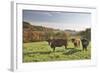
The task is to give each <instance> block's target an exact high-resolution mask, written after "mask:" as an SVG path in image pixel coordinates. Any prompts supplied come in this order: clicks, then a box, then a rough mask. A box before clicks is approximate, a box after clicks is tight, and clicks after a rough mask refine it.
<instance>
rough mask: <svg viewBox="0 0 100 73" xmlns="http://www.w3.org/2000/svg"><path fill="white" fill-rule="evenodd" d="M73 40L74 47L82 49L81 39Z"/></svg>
mask: <svg viewBox="0 0 100 73" xmlns="http://www.w3.org/2000/svg"><path fill="white" fill-rule="evenodd" d="M71 40H72V43H73V44H74V47H75V48H76V47H80V39H75V38H73V39H71Z"/></svg>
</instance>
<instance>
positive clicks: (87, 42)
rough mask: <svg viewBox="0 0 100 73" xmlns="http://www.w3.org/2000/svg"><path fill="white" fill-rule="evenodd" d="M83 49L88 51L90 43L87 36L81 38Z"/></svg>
mask: <svg viewBox="0 0 100 73" xmlns="http://www.w3.org/2000/svg"><path fill="white" fill-rule="evenodd" d="M81 42H82V47H83V50H86V51H87V47H88V45H89V41H88V40H87V39H86V38H83V39H81Z"/></svg>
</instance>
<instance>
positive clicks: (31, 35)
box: [23, 21, 91, 43]
mask: <svg viewBox="0 0 100 73" xmlns="http://www.w3.org/2000/svg"><path fill="white" fill-rule="evenodd" d="M77 35H78V36H81V37H86V38H87V39H89V40H90V39H91V36H90V35H91V29H86V30H85V31H80V32H78V34H77ZM70 36H71V34H70V33H68V32H66V31H62V30H59V29H53V28H47V27H43V26H35V25H31V24H30V23H28V22H24V21H23V42H24V43H26V42H37V41H46V40H48V39H59V38H63V39H68V38H69V37H70Z"/></svg>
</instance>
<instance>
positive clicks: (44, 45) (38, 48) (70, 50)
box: [23, 41, 91, 62]
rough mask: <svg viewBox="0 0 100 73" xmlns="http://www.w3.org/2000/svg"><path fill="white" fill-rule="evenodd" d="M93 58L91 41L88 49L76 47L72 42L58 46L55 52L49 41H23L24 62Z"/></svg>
mask: <svg viewBox="0 0 100 73" xmlns="http://www.w3.org/2000/svg"><path fill="white" fill-rule="evenodd" d="M84 59H91V43H89V46H88V51H83V50H82V45H81V47H79V48H74V45H73V44H72V43H71V42H68V47H67V49H65V47H64V46H62V47H56V50H55V52H53V49H52V48H51V47H50V46H49V45H48V42H46V41H42V42H31V43H23V62H46V61H67V60H84Z"/></svg>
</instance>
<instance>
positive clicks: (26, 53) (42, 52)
mask: <svg viewBox="0 0 100 73" xmlns="http://www.w3.org/2000/svg"><path fill="white" fill-rule="evenodd" d="M80 51H81V50H79V49H75V48H67V49H66V50H65V51H64V50H57V51H55V52H53V51H36V52H33V51H30V52H25V53H23V54H24V55H29V54H50V53H56V52H62V53H63V54H65V55H71V54H74V53H76V52H80Z"/></svg>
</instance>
